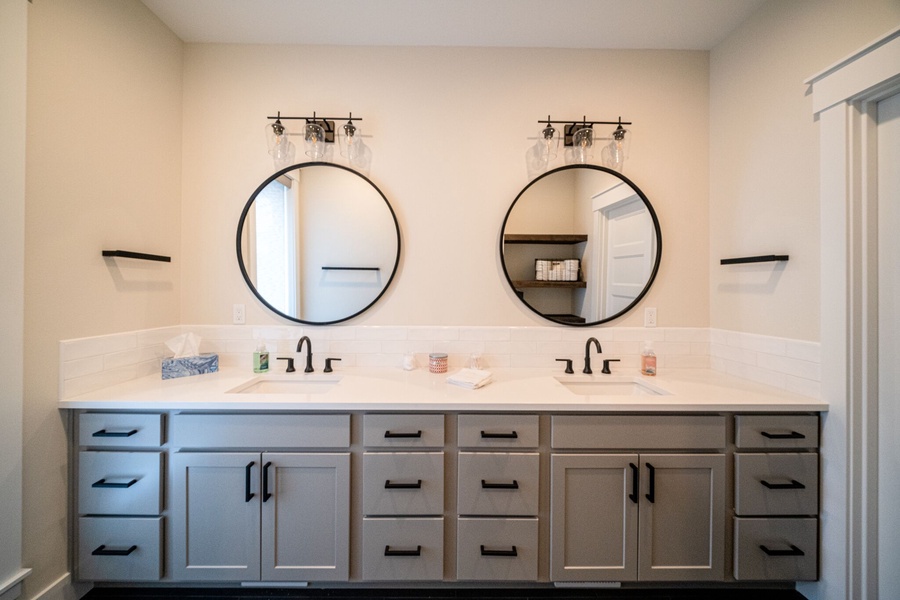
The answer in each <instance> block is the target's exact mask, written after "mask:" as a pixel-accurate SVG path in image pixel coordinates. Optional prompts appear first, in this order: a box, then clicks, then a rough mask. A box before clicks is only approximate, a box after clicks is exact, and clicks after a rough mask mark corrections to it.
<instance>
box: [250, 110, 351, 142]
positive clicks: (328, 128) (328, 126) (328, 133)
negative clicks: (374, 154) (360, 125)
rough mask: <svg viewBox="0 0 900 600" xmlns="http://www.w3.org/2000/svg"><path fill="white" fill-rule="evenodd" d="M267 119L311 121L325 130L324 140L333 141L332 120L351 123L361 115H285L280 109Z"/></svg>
mask: <svg viewBox="0 0 900 600" xmlns="http://www.w3.org/2000/svg"><path fill="white" fill-rule="evenodd" d="M266 118H267V119H275V120H276V121H281V119H291V120H298V121H299V120H301V119H302V120H304V121H306V122H307V123H313V124H315V125H319V126H320V127H322V129H324V130H325V141H326V142H334V133H335V129H334V122H335V121H347V122H348V123H352V122H353V121H362V117H354V116H353V113H349V116H348V117H346V118H345V117H319V116H317V115H316V113H315V112H313V114H312V116H311V117H285V116H284V115H282V114H281V111H278V115H277V116H274V117H266Z"/></svg>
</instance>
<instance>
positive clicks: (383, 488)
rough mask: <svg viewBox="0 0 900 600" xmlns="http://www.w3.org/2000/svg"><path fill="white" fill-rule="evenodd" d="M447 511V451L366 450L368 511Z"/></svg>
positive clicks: (365, 499) (364, 484)
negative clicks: (445, 460) (445, 483)
mask: <svg viewBox="0 0 900 600" xmlns="http://www.w3.org/2000/svg"><path fill="white" fill-rule="evenodd" d="M443 512H444V453H443V452H366V453H365V454H363V513H364V514H366V515H440V514H443Z"/></svg>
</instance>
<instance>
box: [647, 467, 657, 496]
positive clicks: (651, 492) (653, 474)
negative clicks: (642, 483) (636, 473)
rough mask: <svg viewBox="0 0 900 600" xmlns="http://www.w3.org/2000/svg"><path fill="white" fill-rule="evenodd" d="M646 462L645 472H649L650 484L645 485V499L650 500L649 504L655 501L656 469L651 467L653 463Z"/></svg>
mask: <svg viewBox="0 0 900 600" xmlns="http://www.w3.org/2000/svg"><path fill="white" fill-rule="evenodd" d="M646 464H647V472H648V473H649V474H650V485H648V486H647V494H646V497H647V500H649V501H650V504H653V503H654V502H655V501H656V469H654V468H653V465H651V464H650V463H646Z"/></svg>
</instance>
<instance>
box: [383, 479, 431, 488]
mask: <svg viewBox="0 0 900 600" xmlns="http://www.w3.org/2000/svg"><path fill="white" fill-rule="evenodd" d="M421 488H422V480H421V479H417V480H416V481H415V483H395V482H393V481H391V480H390V479H387V480H385V482H384V489H386V490H418V489H421Z"/></svg>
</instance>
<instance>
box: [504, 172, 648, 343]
mask: <svg viewBox="0 0 900 600" xmlns="http://www.w3.org/2000/svg"><path fill="white" fill-rule="evenodd" d="M661 257H662V233H661V231H660V226H659V219H658V218H657V216H656V212H655V211H654V210H653V206H652V205H651V204H650V201H649V200H648V199H647V196H645V195H644V193H643V192H642V191H641V190H640V188H638V187H637V186H636V185H635V184H634V183H633V182H632V181H630V180H629V179H628V178H627V177H625V176H624V175H621V174H620V173H617V172H616V171H613V170H611V169H607V168H605V167H600V166H595V165H584V164H578V165H566V166H563V167H559V168H556V169H553V170H551V171H548V172H546V173H544V174H542V175H540V176H538V177H536V178H535V179H533V180H532V181H531V182H529V183H528V185H526V186H525V188H524V189H523V190H522V191H521V192H519V195H518V196H516V199H515V200H514V201H513V203H512V205H511V206H510V207H509V210H508V211H507V213H506V217H505V218H504V219H503V226H502V228H501V235H500V260H501V263H502V265H503V272H504V274H505V275H506V279H507V281H508V282H509V285H510V287H511V288H512V290H513V292H514V293H515V294H516V296H517V297H518V298H519V299H520V300H521V301H522V303H523V304H525V306H527V307H528V308H529V309H531V310H532V311H534V312H535V313H537V314H539V315H541V316H542V317H544V318H545V319H549V320H550V321H553V322H555V323H560V324H563V325H572V326H590V325H598V324H600V323H605V322H607V321H611V320H613V319H615V318H618V317H620V316H622V315H624V314H625V313H627V312H628V311H629V310H631V309H632V308H633V307H634V306H635V305H637V303H638V302H640V300H641V298H643V297H644V295H645V294H646V293H647V291H648V290H649V289H650V286H651V285H652V283H653V280H654V279H655V278H656V273H657V271H658V270H659V263H660V259H661Z"/></svg>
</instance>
